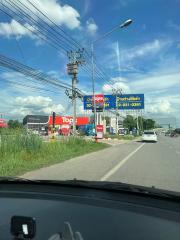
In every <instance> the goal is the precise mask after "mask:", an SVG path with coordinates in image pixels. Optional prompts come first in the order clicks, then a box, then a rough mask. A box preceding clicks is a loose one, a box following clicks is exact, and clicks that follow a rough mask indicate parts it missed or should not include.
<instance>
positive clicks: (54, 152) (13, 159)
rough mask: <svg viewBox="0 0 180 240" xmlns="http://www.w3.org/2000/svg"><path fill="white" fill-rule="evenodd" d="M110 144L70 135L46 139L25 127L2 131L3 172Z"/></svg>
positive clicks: (18, 170) (19, 170)
mask: <svg viewBox="0 0 180 240" xmlns="http://www.w3.org/2000/svg"><path fill="white" fill-rule="evenodd" d="M106 147H108V145H107V144H103V143H95V142H92V141H85V140H83V139H82V138H67V139H63V140H61V141H60V142H43V141H42V139H41V138H40V137H38V136H36V135H33V134H27V133H26V132H25V131H22V130H13V131H10V130H6V131H1V133H0V176H16V175H20V174H23V173H25V172H28V171H31V170H34V169H38V168H41V167H44V166H49V165H52V164H55V163H59V162H62V161H65V160H68V159H71V158H73V157H76V156H80V155H84V154H86V153H90V152H93V151H98V150H101V149H104V148H106Z"/></svg>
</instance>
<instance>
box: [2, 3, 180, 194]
mask: <svg viewBox="0 0 180 240" xmlns="http://www.w3.org/2000/svg"><path fill="white" fill-rule="evenodd" d="M179 9H180V2H179V1H171V0H166V1H165V2H164V4H162V1H160V0H157V1H151V0H146V1H138V0H127V1H124V0H115V1H108V0H104V1H90V0H84V1H74V0H13V1H10V0H8V1H5V0H2V1H0V10H1V11H0V46H1V47H0V70H1V71H0V177H12V176H14V177H23V178H27V179H46V180H72V179H79V180H88V181H89V180H91V181H111V182H122V183H130V184H136V185H140V186H148V187H152V186H153V187H155V188H158V189H163V190H172V191H176V192H180V108H179V105H180V68H179V66H180V14H179Z"/></svg>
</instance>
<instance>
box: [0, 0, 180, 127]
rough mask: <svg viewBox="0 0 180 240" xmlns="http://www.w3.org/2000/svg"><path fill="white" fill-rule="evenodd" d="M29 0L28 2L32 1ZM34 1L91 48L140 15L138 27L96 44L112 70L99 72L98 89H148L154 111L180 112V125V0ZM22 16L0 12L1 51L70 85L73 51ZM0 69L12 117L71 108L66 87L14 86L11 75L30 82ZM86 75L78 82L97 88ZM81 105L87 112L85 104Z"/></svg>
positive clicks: (5, 106)
mask: <svg viewBox="0 0 180 240" xmlns="http://www.w3.org/2000/svg"><path fill="white" fill-rule="evenodd" d="M17 1H18V0H15V1H14V2H17ZM21 2H23V3H24V4H28V2H27V1H26V0H23V1H22V0H21ZM31 2H32V3H35V4H36V6H37V7H40V8H41V9H42V10H43V11H44V12H45V13H46V14H47V15H48V17H49V18H51V19H52V20H53V21H54V22H56V24H57V25H59V26H60V27H61V28H63V29H64V31H66V32H67V33H68V34H69V35H70V36H71V37H73V38H74V39H76V41H78V42H79V43H80V44H81V45H83V46H84V47H85V48H86V49H89V46H90V43H91V41H94V40H95V39H97V38H99V37H100V36H101V35H102V34H104V33H105V32H107V31H109V30H110V29H112V28H113V27H115V26H117V25H118V24H120V23H122V22H123V21H124V20H126V19H129V18H131V19H133V24H132V25H131V26H129V27H128V28H124V29H119V30H118V31H116V32H114V33H112V34H111V35H110V36H108V37H107V38H105V39H103V40H101V42H97V44H96V45H95V56H96V60H97V63H98V65H99V66H101V68H102V69H103V71H104V72H105V76H104V78H103V79H99V78H96V91H97V92H98V93H100V92H104V93H110V92H111V89H112V87H120V88H122V89H123V92H124V93H144V94H145V99H146V102H145V106H146V108H145V111H146V113H145V114H146V115H149V116H153V117H171V116H172V117H174V116H175V117H176V118H177V123H178V124H179V126H180V110H179V104H180V68H179V65H180V15H179V9H180V0H174V1H172V0H171V1H170V0H166V1H163V0H146V1H144V0H103V1H95V0H64V1H63V0H61V1H58V0H57V1H56V0H32V1H31ZM4 3H5V1H4ZM0 8H2V6H1V7H0ZM21 20H22V22H21V25H20V24H18V23H17V22H16V21H15V19H12V18H10V17H8V16H6V15H5V14H3V13H0V46H1V48H0V49H1V50H0V54H3V55H5V56H8V57H10V58H13V59H16V60H17V61H20V62H22V63H25V64H26V65H28V66H31V67H33V68H36V69H40V70H42V71H43V72H45V73H49V74H50V75H52V76H56V77H57V78H58V79H59V80H62V81H64V82H67V83H70V81H71V80H70V78H69V77H68V76H67V74H66V63H67V60H68V59H67V57H66V56H65V55H64V54H63V53H62V51H57V50H56V49H53V48H52V47H51V46H49V45H48V44H46V43H45V42H43V41H41V40H40V39H38V38H37V36H36V33H34V34H33V33H32V32H30V31H28V30H27V29H26V28H24V26H27V21H26V19H23V18H22V19H21ZM39 23H40V22H39ZM23 25H24V26H23ZM47 37H49V36H48V34H47ZM0 69H1V71H0V89H1V90H0V112H2V113H3V114H4V116H6V117H14V118H16V117H18V118H22V117H23V116H24V115H26V114H28V113H44V114H48V113H51V112H52V111H53V110H55V111H57V112H59V113H63V111H65V112H66V111H68V112H69V113H70V112H71V107H70V100H69V99H67V98H66V95H65V94H64V92H63V91H59V90H57V89H53V90H54V91H56V92H57V93H56V94H55V93H50V92H41V91H38V90H37V91H32V90H31V89H28V88H26V89H25V88H23V87H19V86H17V85H16V84H9V83H7V80H11V81H14V82H16V81H24V82H25V83H26V84H27V83H29V80H28V79H26V78H24V77H22V76H20V75H19V74H16V73H14V72H11V71H9V70H7V69H4V68H2V67H0ZM78 78H79V83H78V87H79V88H80V89H82V90H84V91H85V92H87V93H91V92H92V90H91V76H90V74H87V73H86V72H83V71H82V70H80V74H79V77H78ZM38 86H41V85H38ZM42 87H46V88H48V89H50V87H48V86H42ZM78 111H79V112H82V103H81V102H79V103H78Z"/></svg>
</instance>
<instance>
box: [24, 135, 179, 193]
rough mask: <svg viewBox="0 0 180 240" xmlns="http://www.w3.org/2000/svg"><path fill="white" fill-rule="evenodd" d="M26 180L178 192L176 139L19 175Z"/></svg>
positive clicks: (111, 150)
mask: <svg viewBox="0 0 180 240" xmlns="http://www.w3.org/2000/svg"><path fill="white" fill-rule="evenodd" d="M23 177H25V178H30V179H56V180H67V179H74V178H76V179H83V180H98V181H118V182H125V183H132V184H137V185H143V186H155V187H157V188H162V189H168V190H173V191H180V137H179V138H170V137H165V136H159V138H158V142H157V143H142V142H138V141H130V142H128V143H124V144H119V145H114V146H112V147H110V148H107V149H104V150H102V151H98V152H95V153H90V154H87V155H85V156H81V157H76V158H74V159H71V160H68V161H66V162H63V163H59V164H56V165H53V166H50V167H46V168H42V169H39V170H36V171H33V172H29V173H27V174H25V175H23Z"/></svg>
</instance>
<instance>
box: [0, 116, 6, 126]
mask: <svg viewBox="0 0 180 240" xmlns="http://www.w3.org/2000/svg"><path fill="white" fill-rule="evenodd" d="M4 127H7V123H6V122H5V120H4V119H2V118H0V128H4Z"/></svg>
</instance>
